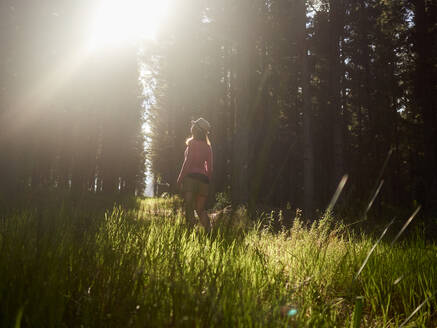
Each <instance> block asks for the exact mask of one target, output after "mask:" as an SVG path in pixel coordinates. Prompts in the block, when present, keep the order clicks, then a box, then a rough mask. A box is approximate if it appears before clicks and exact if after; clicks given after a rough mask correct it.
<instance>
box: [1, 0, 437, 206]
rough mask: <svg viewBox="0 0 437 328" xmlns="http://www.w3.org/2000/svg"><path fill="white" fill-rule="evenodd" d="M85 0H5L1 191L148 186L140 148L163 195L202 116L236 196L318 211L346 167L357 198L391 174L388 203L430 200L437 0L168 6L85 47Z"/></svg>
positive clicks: (209, 1) (276, 0) (436, 149)
mask: <svg viewBox="0 0 437 328" xmlns="http://www.w3.org/2000/svg"><path fill="white" fill-rule="evenodd" d="M89 6H90V5H89V4H88V3H87V2H86V1H82V2H80V1H76V2H75V3H74V4H72V3H71V2H69V1H48V0H47V1H43V2H41V3H39V4H38V5H37V4H34V5H29V4H27V3H25V2H16V1H2V9H1V16H2V17H1V21H2V30H1V35H2V48H1V54H0V56H1V59H2V63H3V65H2V74H1V79H0V83H1V88H0V91H1V96H0V99H1V106H0V115H1V120H0V124H1V128H0V131H1V137H0V153H1V154H2V156H1V158H0V175H1V181H2V184H1V189H2V193H3V194H5V195H7V196H8V197H9V196H13V195H18V196H17V197H20V195H23V193H26V192H30V191H34V190H41V189H42V190H47V189H50V190H53V189H54V190H62V191H66V192H67V193H79V194H80V193H84V192H87V193H89V192H91V193H106V194H113V193H122V194H129V195H142V194H143V193H144V189H145V181H146V179H145V172H146V168H145V163H146V158H147V162H148V164H149V166H150V177H149V178H151V177H152V176H153V178H154V180H153V184H154V190H155V193H158V194H159V193H160V191H159V188H158V187H159V186H160V185H169V188H167V189H165V190H167V191H170V192H171V193H176V192H177V190H176V184H175V181H176V177H177V174H178V170H179V167H180V165H181V163H182V161H183V151H184V148H185V139H186V138H187V137H188V136H189V127H190V123H189V122H190V120H191V119H196V118H197V117H200V116H202V117H205V118H206V119H208V120H209V121H210V122H211V125H212V131H211V138H210V139H211V140H212V148H213V151H214V158H215V172H214V192H215V193H226V194H227V195H228V196H229V198H231V199H232V203H233V204H246V205H249V206H254V205H255V204H262V205H266V206H274V207H280V206H285V205H286V204H290V205H291V206H292V207H293V208H304V209H305V210H307V211H310V212H311V211H312V210H314V209H317V208H324V207H326V205H327V203H328V202H329V200H330V198H331V196H332V194H333V192H334V191H335V188H336V186H337V184H338V182H339V180H340V178H341V177H342V176H343V175H345V174H347V175H348V177H349V181H348V183H347V187H346V192H345V193H344V194H345V195H346V196H345V197H347V198H346V199H347V204H348V206H362V204H363V203H365V202H367V201H368V199H369V197H370V195H371V193H372V192H373V191H374V190H375V188H376V186H378V184H379V183H380V181H382V180H383V186H382V188H381V191H380V193H381V194H380V196H379V197H380V199H382V200H383V202H384V203H385V204H386V205H387V206H393V207H412V206H413V204H416V203H419V204H422V205H423V206H425V208H426V209H429V210H432V209H436V199H437V179H436V174H435V167H436V166H437V163H436V161H437V159H436V158H437V128H436V126H437V124H436V123H437V114H436V95H437V92H436V85H437V84H436V80H435V79H436V72H435V71H436V58H437V56H436V42H435V35H436V34H435V32H436V18H435V17H436V5H435V4H434V3H433V2H431V1H426V0H414V1H413V0H411V1H407V0H401V1H382V0H360V1H349V0H341V1H327V0H326V1H303V0H302V1H297V0H296V1H288V0H287V1H286V0H271V1H230V0H226V1H213V0H202V1H200V0H190V1H184V2H175V3H174V4H173V5H172V7H173V8H172V10H171V14H169V15H168V17H167V20H168V21H170V22H171V24H163V26H162V28H161V29H160V30H159V33H158V35H157V38H156V40H154V41H151V40H143V42H142V43H141V44H140V49H139V48H138V46H137V47H134V46H133V45H129V46H123V47H118V48H113V49H111V50H106V51H103V52H97V53H92V54H87V53H86V51H87V50H86V49H85V47H84V46H83V44H84V42H83V40H85V37H86V36H87V34H88V30H87V28H88V25H89V24H88V25H87V24H86V23H83V24H82V26H81V25H80V24H78V22H80V21H84V22H87V20H86V19H87V18H88V17H87V15H88V16H90V14H89V13H88V12H89ZM47 72H49V73H47ZM138 79H139V80H140V81H138ZM144 124H146V125H147V126H148V129H147V133H146V134H147V135H145V134H144V129H143V126H144ZM146 140H147V143H145V141H146ZM161 189H162V188H161ZM14 197H15V196H14Z"/></svg>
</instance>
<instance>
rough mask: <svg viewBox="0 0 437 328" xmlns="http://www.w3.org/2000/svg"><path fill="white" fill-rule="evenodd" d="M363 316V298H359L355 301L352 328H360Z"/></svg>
mask: <svg viewBox="0 0 437 328" xmlns="http://www.w3.org/2000/svg"><path fill="white" fill-rule="evenodd" d="M362 316H363V296H358V297H357V298H356V300H355V307H354V313H353V317H352V325H351V328H360V323H361V317H362Z"/></svg>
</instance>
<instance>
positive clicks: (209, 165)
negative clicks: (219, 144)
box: [206, 146, 214, 181]
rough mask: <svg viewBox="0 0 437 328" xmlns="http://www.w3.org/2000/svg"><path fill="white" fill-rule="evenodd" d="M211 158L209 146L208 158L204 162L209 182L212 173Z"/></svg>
mask: <svg viewBox="0 0 437 328" xmlns="http://www.w3.org/2000/svg"><path fill="white" fill-rule="evenodd" d="M213 165H214V164H213V156H212V149H211V146H209V154H208V158H207V160H206V173H207V174H208V178H209V180H210V181H211V178H212V171H213Z"/></svg>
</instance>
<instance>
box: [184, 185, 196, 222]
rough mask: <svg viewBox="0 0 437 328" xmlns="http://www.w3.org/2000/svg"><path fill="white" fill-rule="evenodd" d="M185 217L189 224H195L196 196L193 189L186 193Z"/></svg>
mask: <svg viewBox="0 0 437 328" xmlns="http://www.w3.org/2000/svg"><path fill="white" fill-rule="evenodd" d="M184 205H185V219H186V221H187V223H188V224H189V225H194V223H195V221H194V197H193V193H192V192H191V191H187V192H186V193H185V194H184Z"/></svg>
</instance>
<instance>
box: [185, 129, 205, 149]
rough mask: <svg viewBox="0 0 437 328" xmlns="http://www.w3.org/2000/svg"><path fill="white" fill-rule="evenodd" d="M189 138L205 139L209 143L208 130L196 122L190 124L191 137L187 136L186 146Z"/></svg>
mask: <svg viewBox="0 0 437 328" xmlns="http://www.w3.org/2000/svg"><path fill="white" fill-rule="evenodd" d="M191 140H199V141H205V142H206V143H207V144H208V145H211V143H210V141H209V138H208V132H206V131H205V130H204V129H202V128H200V127H199V126H197V124H193V125H192V126H191V137H190V138H188V139H187V141H186V142H185V143H186V144H187V146H188V144H189V143H190V141H191Z"/></svg>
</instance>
